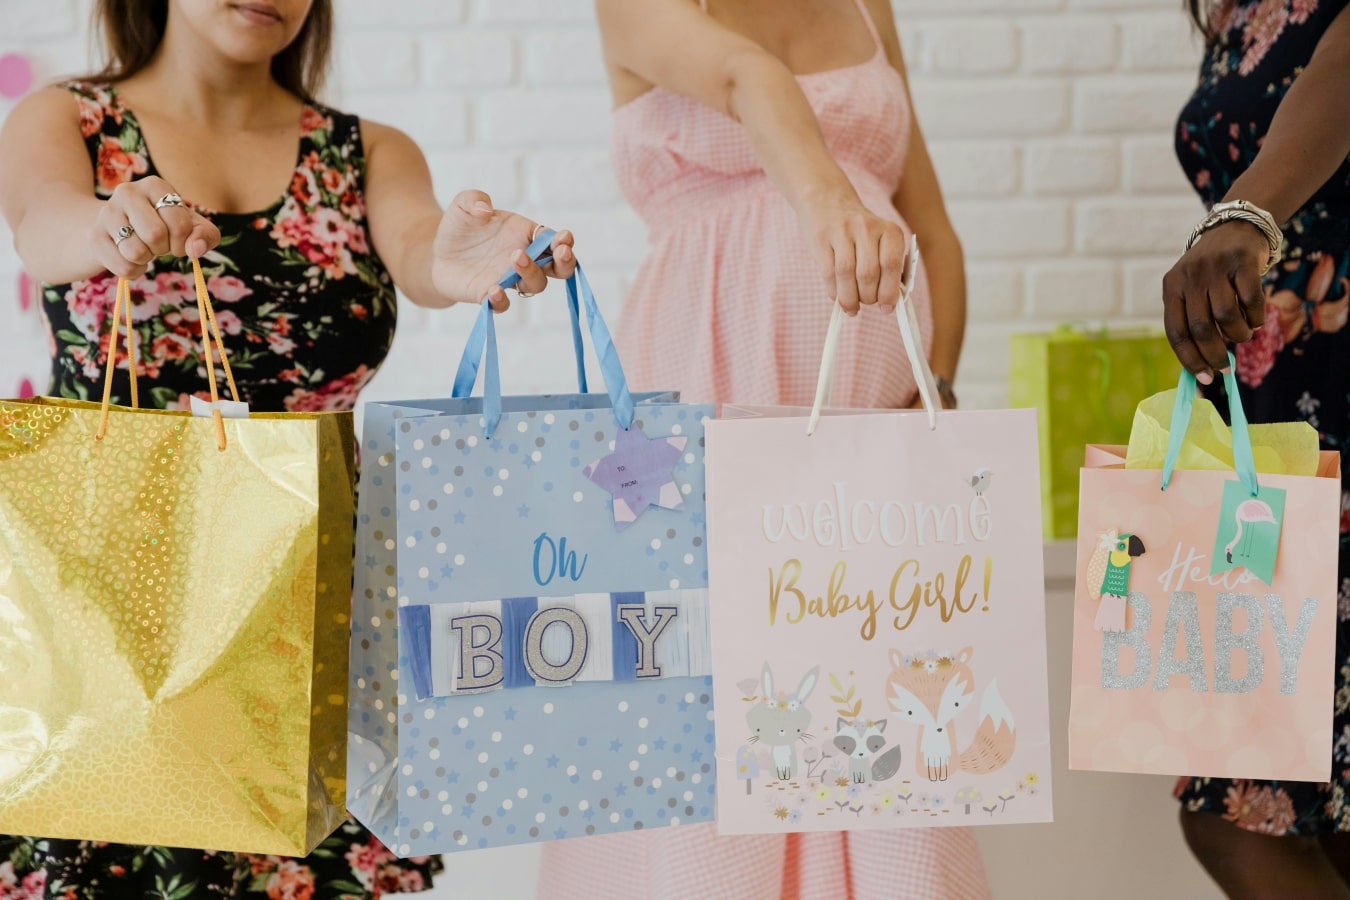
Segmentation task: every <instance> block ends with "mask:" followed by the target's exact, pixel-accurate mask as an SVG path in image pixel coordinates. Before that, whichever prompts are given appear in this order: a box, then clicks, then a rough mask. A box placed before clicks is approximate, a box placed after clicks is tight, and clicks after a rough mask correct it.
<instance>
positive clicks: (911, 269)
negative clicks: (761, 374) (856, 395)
mask: <svg viewBox="0 0 1350 900" xmlns="http://www.w3.org/2000/svg"><path fill="white" fill-rule="evenodd" d="M918 271H919V240H918V238H917V237H914V236H912V235H911V236H910V239H909V253H908V254H907V256H906V266H905V276H904V282H903V284H902V287H901V289H900V302H899V303H897V304H896V307H895V317H896V319H897V320H898V321H899V323H900V337H901V338H902V339H903V340H904V342H905V354H906V355H907V356H908V357H909V365H910V368H911V369H912V370H913V372H914V381H915V383H916V384H917V385H918V387H919V399H920V400H921V401H922V402H923V408H924V410H925V411H926V412H927V413H928V427H929V429H930V430H936V429H937V413H938V410H940V409H941V408H942V399H941V396H940V395H939V393H938V389H937V381H936V380H935V379H934V378H933V370H932V369H931V368H930V367H929V365H928V357H927V356H925V355H924V352H923V341H922V340H921V339H920V332H919V317H918V315H917V314H916V313H915V311H914V300H913V297H912V296H911V295H912V292H913V290H914V279H915V277H916V274H917V273H918ZM843 323H844V309H843V307H841V306H839V304H837V303H836V304H835V306H834V312H832V313H831V314H830V326H829V328H828V329H827V330H826V332H825V350H824V353H823V354H822V355H821V360H820V374H819V375H818V376H817V379H816V399H815V403H813V404H812V406H811V418H810V419H808V420H807V423H806V433H807V435H812V434H815V431H816V425H818V424H819V423H820V413H821V410H822V409H823V408H824V407H825V405H826V404H827V403H828V402H829V399H830V395H831V394H832V393H833V391H834V369H835V360H836V358H837V356H838V352H839V333H840V329H841V328H842V327H843Z"/></svg>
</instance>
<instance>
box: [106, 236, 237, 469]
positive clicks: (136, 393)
mask: <svg viewBox="0 0 1350 900" xmlns="http://www.w3.org/2000/svg"><path fill="white" fill-rule="evenodd" d="M192 280H193V283H194V285H195V287H196V292H197V318H198V320H199V321H200V322H201V328H202V360H203V362H204V363H205V365H206V372H207V384H208V385H209V387H210V389H211V404H212V406H215V404H217V403H219V402H220V391H219V388H218V387H217V385H216V365H215V358H214V356H213V354H212V338H213V337H214V339H215V348H216V350H217V351H219V353H220V364H221V367H222V368H223V369H224V370H225V380H226V382H228V383H229V386H230V397H231V399H233V400H234V401H235V402H236V403H237V402H238V401H239V387H238V385H236V384H235V381H234V372H233V371H231V369H230V359H229V356H228V355H227V354H226V353H225V338H224V336H223V335H222V334H221V331H220V323H219V322H218V321H217V320H216V310H215V307H214V306H213V305H212V304H211V295H210V293H208V292H207V290H206V278H205V276H203V275H202V266H201V262H200V261H199V260H195V259H194V260H193V261H192ZM109 318H110V320H111V328H110V330H109V336H108V363H107V369H106V371H105V374H104V377H103V404H102V408H101V409H100V415H99V422H98V433H97V434H96V435H95V438H96V439H97V440H100V441H101V440H103V438H104V437H105V436H106V435H107V433H108V416H109V414H110V412H111V407H112V379H113V371H114V370H115V369H116V368H117V342H118V337H119V334H118V333H119V332H120V331H121V326H122V322H121V321H119V320H125V323H126V331H127V365H128V368H129V369H130V372H131V406H132V408H133V409H139V408H140V405H141V402H140V389H139V385H138V384H137V379H136V338H135V331H134V330H133V327H132V318H131V282H129V281H128V280H127V279H125V278H119V279H118V280H117V299H116V300H115V301H114V303H113V313H112V315H111V316H110V317H109ZM211 413H212V415H211V417H212V418H213V419H215V422H216V446H217V448H218V449H220V450H222V451H223V450H224V449H225V446H226V444H225V417H224V416H223V415H221V412H220V410H219V409H218V408H216V409H213V410H212V411H211Z"/></svg>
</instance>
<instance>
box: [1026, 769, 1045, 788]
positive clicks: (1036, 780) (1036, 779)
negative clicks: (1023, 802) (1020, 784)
mask: <svg viewBox="0 0 1350 900" xmlns="http://www.w3.org/2000/svg"><path fill="white" fill-rule="evenodd" d="M1022 780H1023V781H1025V782H1026V783H1027V785H1028V786H1032V787H1034V786H1035V785H1037V784H1040V781H1041V776H1039V775H1037V774H1036V773H1035V772H1032V773H1031V774H1030V775H1028V776H1027V777H1026V778H1023V779H1022Z"/></svg>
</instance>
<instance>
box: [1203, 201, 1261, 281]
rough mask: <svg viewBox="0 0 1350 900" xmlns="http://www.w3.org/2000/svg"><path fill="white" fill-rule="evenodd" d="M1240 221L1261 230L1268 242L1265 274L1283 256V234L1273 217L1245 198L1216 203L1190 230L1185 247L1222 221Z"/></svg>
mask: <svg viewBox="0 0 1350 900" xmlns="http://www.w3.org/2000/svg"><path fill="white" fill-rule="evenodd" d="M1231 221H1241V222H1249V223H1250V224H1252V225H1255V226H1256V227H1257V228H1259V229H1260V230H1261V234H1262V235H1264V236H1265V238H1266V242H1267V243H1269V244H1270V258H1269V259H1267V260H1266V264H1265V266H1263V267H1262V269H1261V274H1262V275H1265V274H1266V273H1267V272H1269V271H1270V270H1271V268H1272V267H1273V266H1274V265H1275V264H1276V263H1277V262H1279V261H1280V260H1281V259H1282V258H1283V257H1284V235H1283V234H1281V233H1280V227H1279V226H1278V225H1277V224H1275V217H1274V216H1272V215H1271V214H1270V213H1268V212H1266V211H1265V210H1264V209H1262V208H1261V207H1259V206H1256V205H1255V204H1252V203H1248V202H1247V201H1246V200H1232V201H1230V202H1227V203H1217V204H1215V205H1214V207H1213V208H1212V209H1210V211H1209V215H1207V216H1205V218H1204V220H1203V221H1202V222H1201V223H1200V224H1199V225H1197V226H1195V230H1194V231H1192V232H1191V236H1190V239H1189V240H1187V241H1186V249H1187V250H1190V249H1191V248H1192V247H1194V246H1195V242H1196V241H1198V240H1200V235H1202V234H1204V233H1205V232H1206V231H1209V230H1210V229H1211V228H1214V227H1216V226H1218V225H1222V224H1223V223H1224V222H1231Z"/></svg>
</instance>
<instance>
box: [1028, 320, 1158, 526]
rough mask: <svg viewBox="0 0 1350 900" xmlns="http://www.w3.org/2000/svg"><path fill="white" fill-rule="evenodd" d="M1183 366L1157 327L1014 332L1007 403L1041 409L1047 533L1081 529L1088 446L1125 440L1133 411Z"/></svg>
mask: <svg viewBox="0 0 1350 900" xmlns="http://www.w3.org/2000/svg"><path fill="white" fill-rule="evenodd" d="M1180 372H1181V368H1180V365H1179V364H1178V363H1177V360H1176V357H1175V356H1174V355H1173V353H1172V348H1171V347H1170V346H1168V343H1167V338H1166V337H1165V336H1164V335H1163V334H1162V333H1161V332H1159V331H1156V330H1153V329H1145V328H1136V329H1122V330H1110V331H1108V330H1106V329H1099V330H1090V329H1086V328H1080V327H1076V326H1070V325H1064V326H1061V327H1060V328H1059V329H1057V330H1055V331H1053V332H1050V333H1048V334H1045V333H1041V334H1017V335H1013V338H1012V349H1011V374H1010V386H1009V401H1010V405H1011V406H1013V407H1028V406H1029V407H1035V408H1036V409H1037V410H1039V412H1040V416H1039V419H1040V439H1041V508H1042V509H1043V510H1044V529H1045V536H1046V538H1048V539H1052V540H1053V539H1068V538H1073V537H1076V536H1077V533H1078V472H1079V469H1081V468H1082V467H1083V448H1084V447H1085V446H1086V445H1087V444H1124V443H1126V442H1128V441H1129V439H1130V426H1131V424H1132V423H1133V422H1134V411H1135V408H1136V407H1137V406H1138V405H1139V403H1140V401H1142V400H1143V399H1144V398H1146V397H1150V396H1152V395H1153V394H1156V393H1158V392H1159V391H1161V390H1165V389H1166V388H1167V387H1168V386H1170V385H1171V384H1174V383H1175V382H1176V380H1177V376H1178V375H1180Z"/></svg>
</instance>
